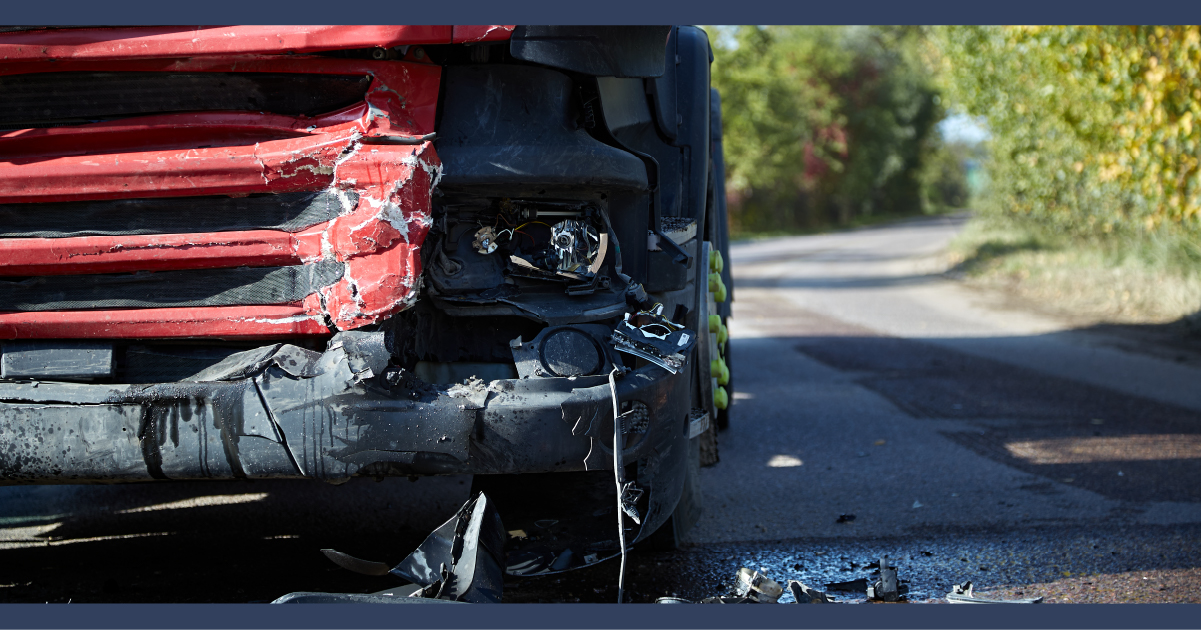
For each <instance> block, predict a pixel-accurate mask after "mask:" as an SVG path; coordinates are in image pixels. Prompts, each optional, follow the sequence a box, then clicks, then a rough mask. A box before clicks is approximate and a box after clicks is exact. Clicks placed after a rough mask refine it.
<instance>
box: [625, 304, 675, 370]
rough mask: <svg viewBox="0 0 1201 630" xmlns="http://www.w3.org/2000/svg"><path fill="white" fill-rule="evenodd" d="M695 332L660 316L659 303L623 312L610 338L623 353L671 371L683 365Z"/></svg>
mask: <svg viewBox="0 0 1201 630" xmlns="http://www.w3.org/2000/svg"><path fill="white" fill-rule="evenodd" d="M696 337H697V335H696V333H694V332H692V331H691V330H687V329H685V328H683V327H681V326H678V325H676V324H675V323H673V322H672V321H671V320H669V319H667V318H666V317H664V316H663V305H662V304H656V305H655V306H654V307H653V308H652V309H651V310H646V311H640V312H638V314H636V315H630V314H629V313H626V317H625V321H623V322H621V323H620V324H618V325H617V328H616V329H614V331H613V336H612V337H610V341H611V342H612V344H613V347H614V348H616V349H617V350H619V351H620V352H624V353H626V354H632V355H634V356H636V357H641V358H643V359H646V360H647V361H650V362H651V363H654V364H655V365H658V366H659V367H662V368H663V369H665V370H667V371H668V372H671V373H672V374H675V373H676V372H679V371H680V369H681V368H682V367H683V366H684V360H685V357H686V356H687V354H688V351H689V350H691V349H692V346H694V345H695V344H696Z"/></svg>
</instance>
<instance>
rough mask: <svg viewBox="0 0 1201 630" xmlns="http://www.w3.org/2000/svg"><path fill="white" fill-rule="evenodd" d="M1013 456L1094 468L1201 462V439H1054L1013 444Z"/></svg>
mask: <svg viewBox="0 0 1201 630" xmlns="http://www.w3.org/2000/svg"><path fill="white" fill-rule="evenodd" d="M1005 450H1007V451H1009V454H1010V455H1013V456H1014V457H1017V458H1019V459H1024V460H1026V461H1028V462H1030V463H1031V464H1091V463H1094V462H1145V461H1158V460H1165V459H1197V458H1201V435H1189V434H1161V435H1123V436H1114V437H1078V438H1051V439H1046V440H1028V441H1023V442H1009V443H1008V444H1006V445H1005Z"/></svg>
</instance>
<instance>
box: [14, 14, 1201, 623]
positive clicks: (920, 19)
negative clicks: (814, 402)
mask: <svg viewBox="0 0 1201 630" xmlns="http://www.w3.org/2000/svg"><path fill="white" fill-rule="evenodd" d="M337 6H352V7H353V9H352V10H349V11H345V12H342V13H337V12H334V11H331V7H337ZM0 20H2V21H3V22H5V23H8V24H46V23H62V22H63V21H65V20H69V21H70V22H72V23H75V24H202V23H203V24H219V23H234V22H237V23H242V24H245V23H252V24H254V23H257V24H270V23H296V22H305V23H316V22H321V23H335V24H336V23H416V24H435V23H438V24H445V23H455V22H460V23H461V22H471V23H477V24H481V23H497V22H510V23H513V22H516V23H538V24H549V23H570V24H588V23H595V24H653V23H662V24H666V23H681V22H686V23H695V24H746V23H753V24H821V23H825V24H847V23H859V24H862V23H876V24H917V23H926V24H946V23H960V24H995V23H1011V24H1012V23H1037V24H1070V23H1083V22H1089V23H1103V24H1104V23H1108V24H1116V23H1176V24H1180V23H1197V22H1201V3H1198V2H1196V1H1195V0H1193V1H1191V2H1187V3H1186V2H1180V3H1172V2H1163V1H1162V0H1161V2H1156V3H1150V4H1148V3H1138V4H1132V3H1129V2H1122V3H1118V2H1117V1H1116V0H1094V1H1093V2H1090V3H1088V4H1087V5H1086V4H1083V3H1080V4H1076V3H1047V2H1045V0H1040V1H1035V0H1010V1H1009V2H1005V3H964V2H962V1H959V2H954V3H952V2H951V1H950V0H934V1H929V0H928V1H925V2H896V1H895V0H888V1H886V0H855V1H853V2H843V3H824V2H823V3H819V2H796V1H781V0H737V1H736V2H733V1H731V0H720V1H719V0H667V1H660V2H654V3H651V2H647V1H646V0H607V1H606V2H604V3H599V4H598V3H573V2H565V1H563V0H518V1H516V2H514V1H513V0H508V1H503V0H502V1H498V0H487V1H485V0H442V1H441V2H438V1H435V2H392V3H371V4H367V5H338V4H336V3H330V2H328V1H322V2H319V1H317V0H288V1H287V2H283V1H280V0H274V1H272V0H259V1H257V2H246V1H245V0H207V1H206V2H193V3H168V2H163V1H162V0H154V1H150V0H134V1H127V2H122V3H103V2H96V1H95V0H87V1H84V0H59V1H58V2H52V3H33V2H23V3H16V2H9V3H6V6H5V7H4V12H3V17H0ZM1199 624H1201V605H1193V604H1142V605H1134V604H1110V605H1092V604H1079V605H1039V606H937V605H935V606H932V605H925V606H911V605H871V606H868V605H861V606H849V605H842V606H795V605H787V604H785V605H778V606H767V605H763V606H654V605H626V606H622V607H619V606H616V605H612V604H604V605H602V604H510V605H501V606H420V605H415V606H408V607H404V608H399V609H398V608H396V607H395V606H365V605H355V606H335V605H297V606H267V605H261V604H71V605H65V604H50V605H38V604H0V628H74V627H90V628H139V629H140V628H188V629H190V628H222V627H238V628H249V627H254V628H341V627H353V628H445V629H450V628H474V627H491V628H560V627H573V628H733V627H752V628H762V629H764V630H766V629H770V628H823V627H841V628H872V629H875V628H969V627H970V628H1196V627H1198V625H1199Z"/></svg>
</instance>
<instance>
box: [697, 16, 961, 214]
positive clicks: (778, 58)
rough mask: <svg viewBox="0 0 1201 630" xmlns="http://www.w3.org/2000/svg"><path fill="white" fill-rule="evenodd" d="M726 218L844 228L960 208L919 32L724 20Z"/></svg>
mask: <svg viewBox="0 0 1201 630" xmlns="http://www.w3.org/2000/svg"><path fill="white" fill-rule="evenodd" d="M720 28H721V29H725V30H719V31H717V34H718V36H717V37H711V40H712V41H714V43H715V48H716V49H717V50H716V51H715V57H716V60H715V61H714V64H713V75H712V76H713V84H714V85H715V86H716V87H717V88H718V89H719V90H721V94H722V110H723V111H722V118H723V127H724V130H723V144H724V148H725V154H726V164H727V184H726V185H727V190H728V192H729V195H730V201H731V204H730V208H731V220H732V222H733V223H734V227H735V229H736V230H741V231H747V230H754V231H762V230H772V229H776V230H778V229H798V228H799V229H804V228H812V227H817V226H821V225H826V224H829V223H837V224H840V225H848V224H851V223H854V222H858V221H860V220H863V219H866V218H868V217H871V216H873V215H879V214H886V213H887V214H894V213H915V212H921V211H923V210H933V209H939V208H944V207H948V206H953V205H956V204H955V201H953V199H955V195H957V194H959V193H960V192H961V191H960V189H961V188H962V187H963V183H962V182H963V172H962V170H961V169H960V170H956V168H955V167H954V165H953V164H951V163H950V161H951V160H952V159H953V158H951V157H948V156H942V159H943V163H942V164H941V166H940V167H937V168H934V167H927V166H926V162H927V160H928V159H930V158H931V157H932V156H938V155H939V152H940V151H942V148H941V146H940V145H941V142H940V140H939V138H938V136H937V134H936V133H934V125H935V124H936V123H937V122H938V121H939V120H940V119H941V118H942V117H943V109H942V107H941V106H940V105H939V101H938V98H937V94H936V89H935V85H934V82H933V78H932V76H931V73H930V66H929V62H928V60H929V59H933V58H934V55H933V52H932V48H931V47H930V45H929V39H928V38H927V37H926V31H925V30H924V29H920V28H915V27H846V26H838V27H835V26H768V27H755V26H740V27H720Z"/></svg>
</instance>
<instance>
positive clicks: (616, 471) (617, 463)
mask: <svg viewBox="0 0 1201 630" xmlns="http://www.w3.org/2000/svg"><path fill="white" fill-rule="evenodd" d="M614 374H617V366H613V371H612V372H609V391H610V392H611V393H612V394H613V482H614V483H615V484H616V485H617V541H618V544H620V545H621V571H620V573H618V574H617V603H618V604H620V603H622V600H623V599H625V597H624V595H625V583H626V529H625V521H624V520H622V516H621V515H622V509H621V418H620V415H621V414H620V412H619V411H618V408H617V380H616V379H615V378H614V376H613V375H614Z"/></svg>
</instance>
